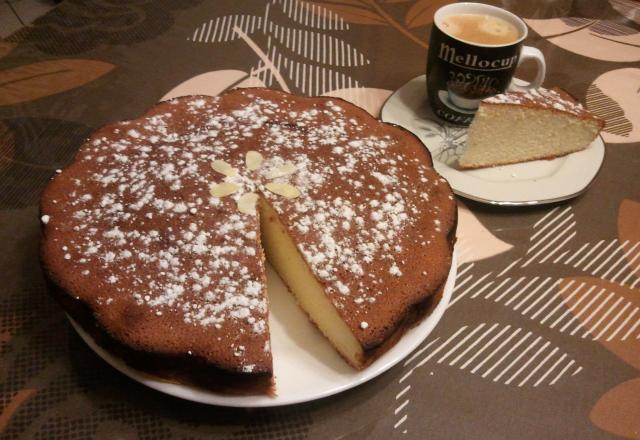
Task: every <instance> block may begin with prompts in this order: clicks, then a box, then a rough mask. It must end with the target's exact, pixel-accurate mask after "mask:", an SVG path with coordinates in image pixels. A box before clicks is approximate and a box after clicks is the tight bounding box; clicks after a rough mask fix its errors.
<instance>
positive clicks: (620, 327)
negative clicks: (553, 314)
mask: <svg viewBox="0 0 640 440" xmlns="http://www.w3.org/2000/svg"><path fill="white" fill-rule="evenodd" d="M571 282H573V284H572V285H573V286H574V287H576V286H580V285H581V284H583V283H584V286H583V287H582V288H580V289H577V290H576V289H573V288H571V289H564V290H563V288H564V287H566V286H567V285H568V284H569V283H571ZM558 288H559V289H560V292H562V296H563V297H564V300H565V304H566V306H567V307H568V308H569V310H570V311H571V313H572V314H573V315H574V316H575V318H577V320H578V321H579V322H580V324H581V325H579V326H574V330H572V331H571V334H574V335H575V336H576V337H583V338H586V337H589V338H590V339H593V340H595V341H597V342H599V343H600V344H602V345H603V346H604V347H606V348H607V349H608V350H609V351H611V352H612V353H614V354H615V355H616V356H618V357H619V358H620V359H622V360H623V361H625V362H627V363H628V364H629V365H632V366H634V367H636V368H638V369H640V339H638V337H639V336H640V326H638V322H639V320H640V295H638V291H637V290H636V289H630V288H629V287H627V286H621V285H620V284H618V283H611V282H609V281H606V280H603V279H600V278H595V277H575V278H567V279H564V280H562V282H561V283H560V285H559V287H558Z"/></svg>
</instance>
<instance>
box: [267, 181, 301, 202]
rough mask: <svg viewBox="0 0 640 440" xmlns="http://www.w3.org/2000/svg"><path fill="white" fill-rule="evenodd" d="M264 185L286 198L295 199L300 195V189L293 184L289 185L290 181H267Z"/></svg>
mask: <svg viewBox="0 0 640 440" xmlns="http://www.w3.org/2000/svg"><path fill="white" fill-rule="evenodd" d="M264 187H265V188H267V190H269V191H271V192H272V193H274V194H278V195H279V196H282V197H284V198H285V199H295V198H296V197H298V196H299V195H300V190H299V189H298V188H296V187H295V186H293V185H289V184H288V183H276V182H270V183H267V184H266V185H265V186H264Z"/></svg>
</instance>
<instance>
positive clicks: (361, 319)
mask: <svg viewBox="0 0 640 440" xmlns="http://www.w3.org/2000/svg"><path fill="white" fill-rule="evenodd" d="M40 210H41V220H42V225H43V239H42V247H41V259H42V263H43V267H44V269H45V273H46V275H47V278H48V280H49V281H50V284H51V291H52V292H53V294H54V296H55V297H56V298H57V300H58V302H59V303H60V304H61V305H62V307H63V309H64V310H65V311H66V312H67V313H68V314H69V315H70V316H71V317H72V318H73V319H74V320H75V321H76V322H77V323H78V324H79V325H80V326H81V327H82V328H83V329H84V330H85V331H87V332H88V333H89V334H91V335H92V336H93V337H94V339H95V340H96V342H98V344H100V345H102V346H103V347H104V348H106V349H107V350H108V351H110V352H111V353H114V354H116V355H118V356H120V357H121V358H123V359H124V360H125V361H126V362H127V363H129V364H130V365H132V366H133V367H135V368H138V369H139V370H142V371H145V372H148V373H150V374H152V375H154V376H156V377H160V378H164V379H166V380H169V381H176V382H180V383H195V384H198V385H202V386H206V387H208V388H210V389H213V390H217V391H221V392H230V393H270V392H273V388H272V375H273V364H272V354H271V349H270V339H269V324H268V313H269V311H268V308H269V307H268V306H269V301H268V297H267V292H266V276H265V254H266V259H267V260H269V262H270V263H271V264H272V265H273V266H274V268H275V269H276V271H277V272H278V273H279V275H280V276H281V277H282V279H283V280H284V282H285V283H286V284H287V286H288V288H289V290H290V291H291V292H292V293H293V294H294V295H295V297H296V299H297V300H298V303H299V304H300V306H301V307H302V308H303V310H304V311H305V312H306V313H307V314H308V315H309V318H310V319H311V321H313V322H314V323H315V324H316V325H317V327H318V328H319V329H320V331H322V332H323V333H324V334H325V336H326V337H327V338H328V339H329V341H330V342H331V343H332V344H333V345H334V347H335V348H336V350H337V351H338V352H339V353H340V354H341V355H342V357H343V358H344V359H345V361H346V362H348V363H349V364H350V365H352V366H353V367H354V368H357V369H361V368H364V367H366V366H367V365H368V364H369V363H371V362H372V361H373V360H374V359H375V358H376V357H377V356H379V355H380V354H381V353H383V352H384V351H386V350H387V349H388V348H389V347H391V346H392V345H393V344H394V343H395V342H396V341H397V340H398V338H400V337H401V335H402V333H403V332H404V331H405V330H406V329H407V328H409V327H410V326H411V325H414V324H415V323H416V322H417V321H418V320H420V319H421V318H422V317H424V315H425V313H426V310H428V308H429V306H430V303H431V300H432V298H433V297H434V295H435V294H437V293H438V292H440V291H441V290H442V288H443V285H444V282H445V280H446V277H447V274H448V272H449V269H450V265H451V258H452V247H453V242H454V240H455V225H456V218H457V217H456V215H457V214H456V212H457V211H456V202H455V200H454V197H453V194H452V192H451V189H450V187H449V185H448V183H447V182H446V181H445V180H444V179H443V178H442V177H440V176H439V175H438V174H437V173H436V172H435V171H434V169H433V168H432V162H431V157H430V155H429V153H428V151H427V149H426V148H424V146H423V145H422V144H421V143H420V141H419V140H417V138H416V137H415V136H413V135H412V134H410V133H409V132H407V131H405V130H403V129H401V128H399V127H396V126H393V125H389V124H385V123H382V122H380V121H378V120H376V119H375V118H373V117H372V116H370V115H369V114H368V113H367V112H366V111H364V110H362V109H360V108H358V107H356V106H354V105H352V104H349V103H348V102H346V101H342V100H339V99H334V98H320V97H313V98H304V97H297V96H293V95H290V94H287V93H284V92H279V91H275V90H270V89H261V88H252V89H238V90H234V91H230V92H227V93H225V94H223V95H221V96H219V97H208V96H189V97H182V98H176V99H173V100H170V101H165V102H162V103H159V104H157V105H156V106H154V107H153V108H151V109H150V110H149V111H148V112H147V113H146V114H145V115H144V116H142V117H140V118H139V119H135V120H132V121H125V122H120V123H116V124H113V125H109V126H106V127H104V128H101V129H99V130H98V131H96V132H95V133H94V134H93V135H92V136H91V137H90V138H89V139H88V140H87V141H86V142H85V143H84V144H83V145H82V146H81V147H80V149H79V151H78V153H77V155H76V157H75V159H74V161H73V162H72V163H71V164H70V165H69V166H68V167H67V168H66V169H65V170H64V171H62V172H60V173H58V174H56V175H55V176H54V178H53V179H52V181H51V182H50V183H49V185H48V186H47V188H46V189H45V191H44V193H43V194H42V197H41V205H40Z"/></svg>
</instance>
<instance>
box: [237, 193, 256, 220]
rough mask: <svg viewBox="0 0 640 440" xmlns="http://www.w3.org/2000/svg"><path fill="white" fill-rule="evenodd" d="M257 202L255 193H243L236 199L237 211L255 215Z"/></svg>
mask: <svg viewBox="0 0 640 440" xmlns="http://www.w3.org/2000/svg"><path fill="white" fill-rule="evenodd" d="M257 202H258V194H256V193H245V194H242V195H241V196H240V199H238V211H240V212H242V213H243V214H250V215H255V214H256V203H257Z"/></svg>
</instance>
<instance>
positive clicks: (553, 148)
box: [459, 88, 604, 168]
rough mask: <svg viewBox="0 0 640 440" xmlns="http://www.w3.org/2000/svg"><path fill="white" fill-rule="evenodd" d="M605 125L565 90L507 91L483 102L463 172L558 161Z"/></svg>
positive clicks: (584, 144) (461, 162) (586, 143)
mask: <svg viewBox="0 0 640 440" xmlns="http://www.w3.org/2000/svg"><path fill="white" fill-rule="evenodd" d="M603 127H604V121H603V120H602V119H600V118H598V117H596V116H594V115H592V114H591V113H589V111H587V110H586V109H585V108H584V107H583V106H582V105H581V104H579V103H578V102H576V100H574V99H573V98H572V97H571V96H570V95H569V94H568V93H566V92H564V91H562V90H560V89H553V90H549V89H544V88H539V89H534V90H530V91H528V92H508V93H503V94H500V95H496V96H492V97H490V98H487V99H484V100H483V101H482V102H481V103H480V107H479V108H478V112H477V113H476V116H475V118H474V119H473V122H472V123H471V126H470V127H469V136H468V139H467V147H466V149H465V151H464V153H463V155H462V157H461V158H460V160H459V166H460V168H484V167H492V166H496V165H506V164H512V163H518V162H526V161H530V160H537V159H553V158H555V157H559V156H564V155H566V154H569V153H573V152H575V151H580V150H583V149H585V148H586V147H587V146H589V144H591V142H593V140H594V139H595V138H596V136H598V133H599V132H600V130H602V128H603Z"/></svg>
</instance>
